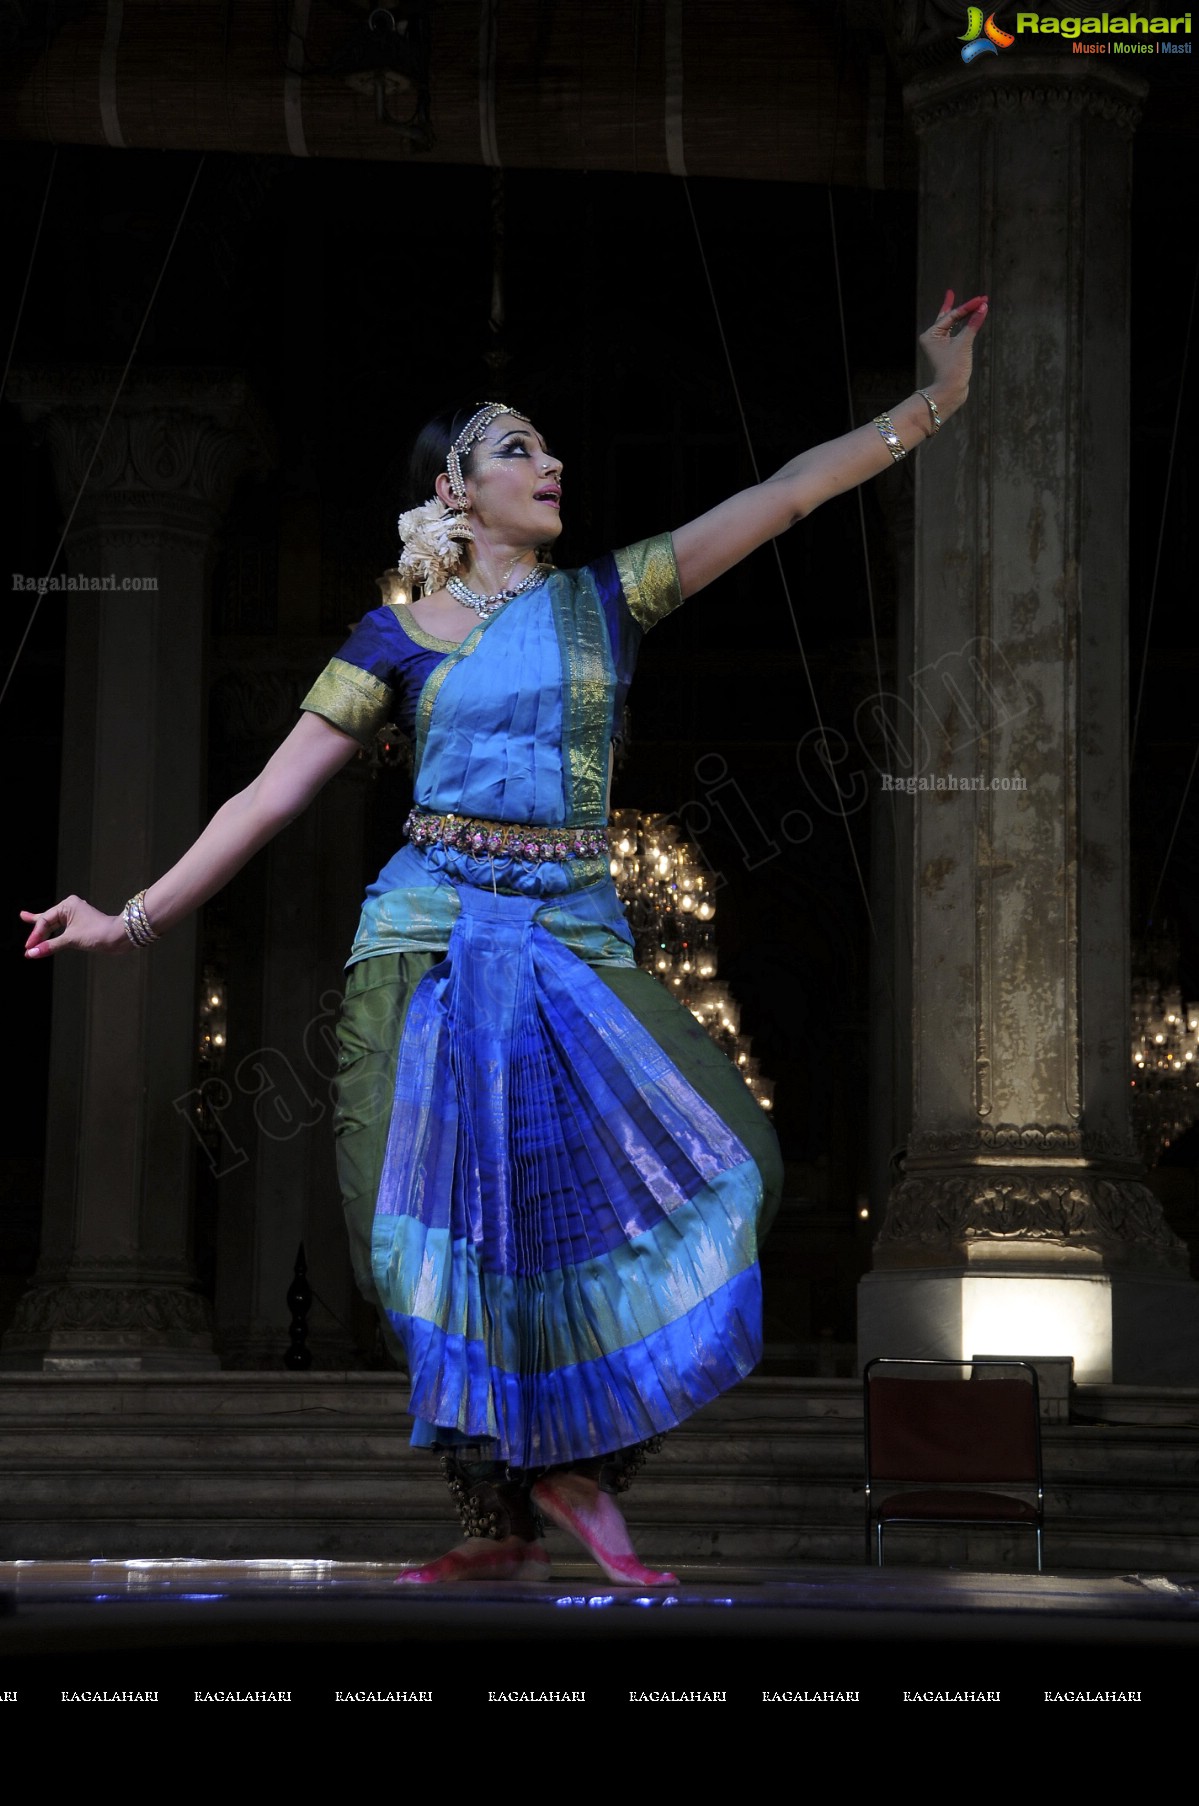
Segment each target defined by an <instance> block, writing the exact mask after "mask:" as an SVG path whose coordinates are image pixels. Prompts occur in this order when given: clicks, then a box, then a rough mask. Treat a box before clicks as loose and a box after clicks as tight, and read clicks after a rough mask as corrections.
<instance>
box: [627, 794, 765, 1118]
mask: <svg viewBox="0 0 1199 1806" xmlns="http://www.w3.org/2000/svg"><path fill="white" fill-rule="evenodd" d="M611 844H612V877H613V880H614V882H615V884H616V890H617V894H618V895H619V897H620V900H621V902H622V903H623V904H624V907H625V912H626V914H627V916H628V919H629V927H630V928H631V930H632V932H633V941H634V946H635V949H636V957H637V964H638V965H639V966H641V967H642V968H643V970H645V971H646V972H652V973H653V975H654V977H655V978H656V979H658V980H659V981H660V983H662V984H664V985H665V986H666V988H667V989H668V990H669V991H671V992H673V994H674V996H675V997H677V998H678V1000H679V1002H680V1003H681V1004H683V1005H684V1006H685V1007H686V1008H687V1009H689V1010H690V1011H691V1014H692V1015H693V1016H694V1017H695V1019H696V1021H697V1022H699V1023H701V1024H702V1025H703V1027H704V1028H705V1029H706V1030H707V1031H708V1033H709V1034H710V1035H711V1037H712V1039H713V1040H714V1041H715V1042H716V1044H717V1046H718V1047H720V1048H721V1050H722V1051H723V1052H724V1053H725V1054H726V1055H727V1056H728V1058H729V1059H730V1060H731V1061H732V1062H733V1065H734V1066H735V1067H736V1068H737V1070H738V1072H739V1073H740V1074H741V1076H742V1078H743V1079H744V1080H745V1082H746V1084H747V1085H748V1086H749V1089H750V1091H751V1092H752V1093H753V1095H754V1097H755V1098H756V1099H757V1101H758V1103H759V1104H760V1105H761V1106H762V1108H763V1110H771V1109H773V1107H774V1081H773V1080H772V1079H767V1078H763V1077H762V1074H761V1070H760V1068H759V1064H758V1061H757V1060H756V1059H755V1058H754V1056H753V1054H752V1053H751V1052H750V1048H751V1045H752V1043H751V1042H750V1040H749V1038H748V1036H746V1035H743V1034H742V1033H741V1018H740V1012H739V1010H738V1008H737V1004H736V1001H735V999H734V998H733V996H732V993H731V992H730V990H729V987H728V986H727V985H726V984H722V983H721V982H720V981H719V980H718V979H717V977H716V935H715V931H714V929H713V926H712V923H713V920H714V918H715V915H716V903H715V899H714V897H713V891H712V883H711V880H710V879H709V877H708V875H707V873H706V872H705V870H704V868H703V865H702V863H701V861H700V857H699V853H698V851H697V849H696V848H695V846H694V845H693V844H692V843H691V841H689V840H688V839H686V837H685V836H684V835H682V834H680V832H679V829H678V826H677V825H676V824H675V823H674V822H672V821H670V820H669V819H668V818H667V817H666V816H662V815H642V814H641V813H640V812H639V811H638V810H636V809H618V810H616V812H615V813H614V815H613V817H612V833H611Z"/></svg>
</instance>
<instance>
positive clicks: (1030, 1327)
mask: <svg viewBox="0 0 1199 1806" xmlns="http://www.w3.org/2000/svg"><path fill="white" fill-rule="evenodd" d="M984 1354H986V1355H1011V1356H1013V1357H1019V1358H1023V1359H1032V1358H1035V1357H1037V1356H1043V1355H1070V1356H1071V1357H1072V1358H1073V1361H1074V1378H1075V1381H1076V1382H1078V1383H1079V1384H1083V1385H1087V1384H1093V1385H1110V1384H1115V1385H1121V1386H1154V1385H1162V1386H1194V1385H1196V1384H1199V1285H1196V1283H1195V1282H1194V1281H1193V1280H1191V1279H1187V1278H1185V1277H1172V1276H1163V1277H1161V1278H1158V1277H1156V1276H1148V1277H1145V1276H1131V1275H1130V1276H1125V1275H1123V1274H1112V1273H1104V1272H1101V1271H1093V1272H1087V1271H1085V1270H1084V1271H1063V1270H1062V1269H1061V1268H1060V1267H1059V1268H1057V1269H1054V1267H1053V1266H1052V1265H1051V1264H1049V1263H1044V1264H1038V1265H1035V1266H1034V1265H1033V1264H1031V1263H1021V1264H1020V1266H1019V1267H1018V1268H1014V1269H1000V1270H992V1271H987V1270H986V1269H985V1268H983V1267H981V1266H978V1265H973V1266H971V1267H949V1268H946V1267H941V1268H935V1269H927V1268H926V1269H923V1270H919V1269H913V1268H907V1269H902V1270H893V1271H889V1272H888V1271H885V1270H884V1271H882V1272H875V1273H867V1274H866V1275H865V1276H864V1278H863V1279H862V1281H861V1284H860V1286H859V1289H858V1360H859V1364H860V1365H864V1364H865V1363H866V1362H867V1361H869V1360H872V1359H873V1358H874V1357H875V1356H876V1355H897V1356H906V1357H908V1358H919V1357H921V1356H923V1357H925V1358H933V1357H940V1358H944V1359H949V1360H964V1359H969V1358H970V1357H971V1356H973V1355H984Z"/></svg>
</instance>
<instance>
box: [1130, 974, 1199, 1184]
mask: <svg viewBox="0 0 1199 1806" xmlns="http://www.w3.org/2000/svg"><path fill="white" fill-rule="evenodd" d="M1132 1117H1133V1122H1134V1124H1135V1126H1136V1130H1137V1133H1138V1135H1139V1137H1140V1141H1141V1147H1142V1151H1143V1153H1144V1156H1145V1161H1146V1164H1147V1165H1150V1166H1152V1165H1153V1164H1154V1162H1155V1161H1156V1160H1157V1159H1159V1158H1160V1156H1161V1155H1162V1154H1163V1153H1164V1152H1165V1150H1166V1149H1167V1148H1168V1147H1169V1146H1170V1143H1171V1142H1172V1141H1174V1140H1175V1139H1176V1137H1177V1136H1179V1135H1181V1134H1183V1133H1185V1131H1186V1130H1187V1129H1189V1128H1190V1127H1191V1125H1192V1124H1193V1123H1194V1122H1195V1121H1196V1119H1197V1118H1199V1004H1197V1003H1188V1004H1187V1005H1186V1006H1185V1007H1184V1006H1183V1001H1182V992H1181V991H1180V990H1179V988H1178V986H1177V985H1162V984H1161V983H1160V981H1159V980H1158V979H1157V978H1150V977H1146V978H1134V979H1133V982H1132Z"/></svg>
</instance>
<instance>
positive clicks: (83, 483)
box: [0, 152, 207, 704]
mask: <svg viewBox="0 0 1199 1806" xmlns="http://www.w3.org/2000/svg"><path fill="white" fill-rule="evenodd" d="M206 158H207V152H205V153H204V155H202V156H201V158H200V161H199V162H198V163H197V164H196V169H195V174H194V175H193V176H192V179H191V186H190V187H189V188H188V191H187V194H186V195H185V197H184V201H183V206H182V208H181V209H180V213H179V218H178V219H177V220H176V222H175V230H174V231H173V232H172V234H171V242H170V244H169V245H168V246H167V248H166V255H165V256H164V258H163V260H162V268H161V269H160V270H159V272H158V280H157V281H156V282H155V284H154V287H153V289H152V290H151V291H150V299H149V300H148V301H147V302H146V311H145V312H144V313H143V315H142V319H141V325H140V326H139V327H138V329H137V332H136V334H135V335H134V340H133V344H132V346H131V347H130V350H129V356H128V357H127V358H126V359H125V368H124V369H123V370H122V371H121V375H120V380H119V381H118V383H117V386H116V388H115V390H114V391H113V397H112V400H111V402H110V403H109V404H108V412H107V414H105V416H104V421H103V424H102V425H101V427H100V431H99V433H98V434H97V435H96V443H95V445H94V446H93V447H92V455H91V457H90V458H89V459H88V463H87V469H86V470H85V471H84V473H83V476H82V478H81V480H80V483H79V488H78V490H77V492H76V495H75V500H74V501H73V502H72V503H71V509H70V513H69V514H68V515H67V518H66V521H65V522H64V524H63V529H62V532H61V533H60V534H59V536H58V544H57V545H56V546H55V548H54V556H53V557H52V558H51V560H50V565H49V569H48V570H47V571H46V575H45V577H44V578H43V579H42V581H41V583H40V584H39V586H38V594H37V600H36V601H35V602H34V605H33V607H32V608H31V609H30V611H29V619H28V621H26V623H25V631H24V633H23V634H22V635H21V638H20V642H19V644H18V646H17V649H16V651H15V652H14V653H13V657H12V663H11V664H10V665H9V667H8V670H7V672H6V673H5V677H4V683H3V686H2V687H0V704H3V702H4V698H5V697H6V696H7V695H8V687H9V685H10V684H11V682H12V680H13V676H14V674H15V672H16V669H17V665H18V664H19V663H20V659H21V654H22V653H23V652H24V650H25V642H26V641H27V640H28V638H29V635H30V634H31V633H32V632H33V624H34V622H35V621H36V619H37V611H38V609H39V608H40V607H41V605H42V598H43V596H44V595H45V593H46V589H45V586H46V584H47V583H48V582H49V580H50V578H51V576H52V575H53V572H54V567H55V565H56V564H57V563H58V559H59V554H60V553H61V552H62V549H63V546H64V545H65V544H66V540H67V534H68V533H69V532H70V531H71V523H72V521H73V520H74V519H75V514H76V511H77V510H78V507H79V504H80V502H81V501H82V500H83V492H84V490H85V489H86V488H87V484H88V478H89V477H90V476H91V474H92V469H93V466H94V465H95V462H96V459H97V458H98V457H99V455H100V447H101V446H102V445H103V443H104V435H105V433H106V432H107V431H108V423H109V421H110V420H111V419H112V417H113V414H114V413H115V412H116V406H117V403H118V401H119V400H120V399H121V392H122V390H123V389H124V387H125V379H126V377H127V376H128V375H129V371H130V367H131V366H132V364H133V360H134V358H135V357H136V356H137V348H138V346H139V345H140V344H141V342H142V335H143V333H144V332H145V330H146V325H147V323H148V321H149V318H150V315H151V313H152V312H153V309H154V303H155V301H156V300H157V299H158V291H159V289H160V288H161V287H162V281H163V277H164V276H165V275H166V273H167V265H168V264H169V263H170V261H171V253H172V251H173V250H174V249H175V245H176V242H177V241H178V238H179V234H180V232H182V230H183V222H184V220H185V219H186V218H187V210H188V208H189V207H190V206H191V200H192V196H193V195H194V194H195V192H196V184H197V182H198V181H199V180H200V172H201V170H202V169H203V168H204V164H205V161H206Z"/></svg>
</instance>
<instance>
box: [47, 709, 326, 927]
mask: <svg viewBox="0 0 1199 1806" xmlns="http://www.w3.org/2000/svg"><path fill="white" fill-rule="evenodd" d="M358 751H359V746H358V742H357V741H356V740H354V739H352V738H351V737H350V735H349V734H343V733H342V731H341V729H340V728H336V727H334V726H333V725H332V724H331V723H330V722H328V721H325V720H324V719H323V718H322V717H321V716H320V715H315V714H312V713H305V714H303V715H301V717H300V719H299V721H298V722H297V723H296V725H295V727H294V728H293V729H292V731H291V733H290V734H289V735H288V736H287V739H286V740H285V741H284V742H283V744H282V746H281V747H280V748H279V750H278V751H277V752H276V753H274V754H273V756H272V757H271V758H270V759H269V760H268V761H267V763H266V764H265V765H264V766H263V768H262V770H261V771H260V772H259V774H258V776H257V777H256V778H255V779H254V781H253V783H252V784H248V785H247V786H246V788H245V789H244V790H240V791H239V792H238V793H237V795H236V796H231V797H230V798H229V801H228V802H227V803H223V804H222V805H221V807H220V808H219V809H218V810H217V812H216V814H215V815H214V816H213V818H212V820H211V821H210V822H209V824H208V826H207V827H206V828H205V829H204V831H203V833H202V834H201V835H200V837H199V839H198V840H196V841H194V842H193V843H192V845H191V846H190V847H189V848H188V849H187V852H186V853H184V855H183V857H182V859H180V860H179V861H178V862H177V864H175V865H173V866H172V867H171V869H170V871H169V872H166V873H164V874H163V876H162V877H161V878H159V879H157V880H156V881H155V882H154V883H153V884H152V885H151V886H150V887H149V889H148V890H147V892H146V895H145V911H146V915H147V917H148V919H149V922H150V926H151V927H152V929H153V930H154V933H155V934H162V933H164V932H165V931H166V930H167V929H168V928H173V927H174V925H175V923H176V922H181V921H182V920H183V918H184V916H187V915H190V914H191V912H192V910H193V909H198V908H199V907H200V905H201V904H202V903H206V902H207V901H208V898H209V897H211V896H214V895H215V893H216V892H217V891H218V890H220V888H221V886H222V885H224V884H227V883H228V882H229V880H230V878H232V877H233V876H234V874H235V873H236V872H239V871H240V870H241V868H242V866H243V865H245V864H246V862H247V860H248V859H250V858H251V857H252V856H253V855H254V854H255V853H256V852H257V851H258V849H259V847H262V846H265V845H266V843H267V841H268V840H271V839H273V837H274V836H275V835H276V834H277V833H278V832H279V830H280V828H284V827H286V826H287V823H288V822H289V821H293V820H294V819H295V817H296V816H297V815H300V814H301V813H302V812H303V811H304V809H306V808H307V806H308V804H309V803H310V802H311V801H312V799H313V797H314V796H315V795H316V793H317V791H318V790H320V789H321V788H322V787H323V785H325V784H326V783H327V782H328V781H329V779H330V778H331V777H332V776H333V774H334V773H335V772H337V771H340V770H341V768H342V766H343V765H345V764H346V763H347V762H348V761H349V760H350V759H352V758H353V756H354V754H355V753H356V752H358ZM21 920H22V921H24V922H31V923H32V924H33V926H32V929H31V931H30V934H29V938H28V940H27V941H26V942H25V957H26V959H43V958H45V957H46V955H47V954H51V953H57V952H59V951H60V949H61V948H63V947H79V948H81V949H84V950H86V951H90V952H107V953H118V952H120V951H121V950H122V949H124V948H128V947H130V945H131V943H130V940H129V937H128V935H127V934H126V932H125V924H124V921H123V920H122V918H121V916H120V915H115V916H109V915H105V914H104V913H103V911H102V910H99V909H94V908H93V907H92V905H91V904H90V903H85V902H84V900H83V898H82V897H64V898H63V900H62V902H61V903H55V904H54V905H53V906H52V908H50V909H44V910H40V911H34V910H28V909H23V910H22V911H21Z"/></svg>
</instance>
